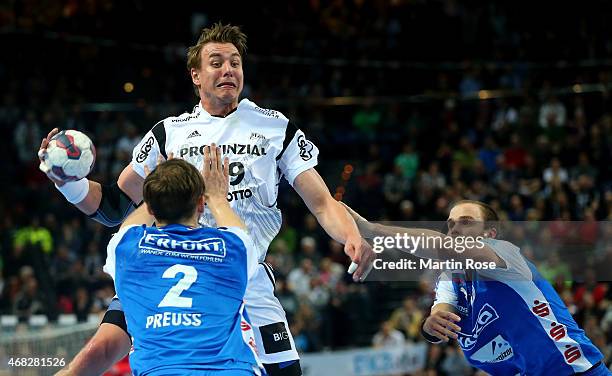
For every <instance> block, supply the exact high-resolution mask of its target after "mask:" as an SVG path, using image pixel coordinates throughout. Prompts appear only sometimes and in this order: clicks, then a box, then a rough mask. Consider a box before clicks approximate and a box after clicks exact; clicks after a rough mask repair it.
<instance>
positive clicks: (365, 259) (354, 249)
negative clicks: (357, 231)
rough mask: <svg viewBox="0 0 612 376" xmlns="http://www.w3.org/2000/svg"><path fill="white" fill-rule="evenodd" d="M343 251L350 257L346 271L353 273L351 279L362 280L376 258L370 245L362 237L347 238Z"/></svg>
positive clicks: (370, 269)
mask: <svg viewBox="0 0 612 376" xmlns="http://www.w3.org/2000/svg"><path fill="white" fill-rule="evenodd" d="M344 252H345V253H346V254H347V255H348V256H349V257H350V258H351V261H352V262H351V265H350V266H349V269H348V273H349V274H352V275H353V281H355V282H363V281H364V280H365V279H366V277H367V276H368V274H369V273H370V271H372V267H373V266H374V265H373V264H374V260H376V253H375V252H374V251H373V250H372V247H371V246H370V244H368V242H366V241H365V240H364V239H363V238H361V237H357V238H355V239H352V238H349V239H347V241H346V244H344Z"/></svg>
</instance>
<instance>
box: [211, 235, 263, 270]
mask: <svg viewBox="0 0 612 376" xmlns="http://www.w3.org/2000/svg"><path fill="white" fill-rule="evenodd" d="M219 230H221V231H229V232H231V233H232V234H234V235H236V236H238V237H239V238H240V240H242V243H244V247H245V248H246V256H247V257H246V259H247V278H248V279H251V276H252V275H253V274H255V271H256V269H257V265H258V264H259V260H258V258H257V252H256V250H255V245H254V244H253V239H252V238H251V236H250V235H249V234H248V233H247V232H246V231H244V230H243V229H241V228H240V227H221V228H219Z"/></svg>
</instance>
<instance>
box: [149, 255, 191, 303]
mask: <svg viewBox="0 0 612 376" xmlns="http://www.w3.org/2000/svg"><path fill="white" fill-rule="evenodd" d="M178 273H183V278H181V279H179V281H178V282H177V283H176V285H174V286H172V288H170V290H169V291H168V293H166V296H164V298H163V299H162V301H161V302H159V304H158V305H157V306H158V307H179V308H191V304H192V301H191V300H192V299H191V298H186V297H184V296H181V293H182V292H183V291H185V290H188V289H189V288H190V287H191V285H192V284H193V283H194V282H195V281H196V279H198V271H197V270H196V268H194V267H193V266H190V265H181V264H176V265H172V266H171V267H169V268H168V269H166V271H165V272H164V274H163V275H162V278H174V277H176V275H177V274H178Z"/></svg>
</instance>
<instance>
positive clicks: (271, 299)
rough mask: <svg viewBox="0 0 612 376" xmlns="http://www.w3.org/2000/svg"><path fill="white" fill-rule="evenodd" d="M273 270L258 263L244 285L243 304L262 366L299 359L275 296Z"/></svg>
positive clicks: (283, 313) (281, 308)
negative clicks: (245, 287)
mask: <svg viewBox="0 0 612 376" xmlns="http://www.w3.org/2000/svg"><path fill="white" fill-rule="evenodd" d="M274 283H275V281H274V275H273V274H272V268H271V267H270V266H268V265H267V264H265V263H263V262H260V263H259V265H258V266H257V271H256V272H255V274H254V275H253V277H252V278H251V279H249V281H248V283H247V289H246V293H245V295H244V303H245V306H246V312H247V315H248V317H249V319H250V320H251V324H253V327H254V332H255V341H256V342H257V351H258V355H259V359H260V360H261V362H262V363H264V364H271V363H280V362H286V361H290V360H296V359H299V358H300V357H299V355H298V353H297V351H296V349H295V343H294V341H293V336H292V335H291V332H290V331H289V324H288V323H287V317H286V316H285V310H284V309H283V307H282V306H281V304H280V302H279V301H278V299H277V298H276V296H274Z"/></svg>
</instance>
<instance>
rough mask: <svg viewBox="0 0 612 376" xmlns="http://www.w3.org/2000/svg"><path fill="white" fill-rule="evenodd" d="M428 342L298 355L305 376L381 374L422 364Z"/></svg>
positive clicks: (411, 369)
mask: <svg viewBox="0 0 612 376" xmlns="http://www.w3.org/2000/svg"><path fill="white" fill-rule="evenodd" d="M426 352H427V345H426V344H425V343H418V344H408V345H405V346H404V347H401V348H388V349H386V348H382V349H373V348H371V349H355V350H347V351H334V352H323V353H308V354H303V355H300V357H301V359H300V363H301V365H302V370H303V373H304V376H315V375H317V376H318V375H333V376H383V375H393V374H405V373H413V372H416V371H419V370H422V369H423V368H424V367H425V357H426Z"/></svg>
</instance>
